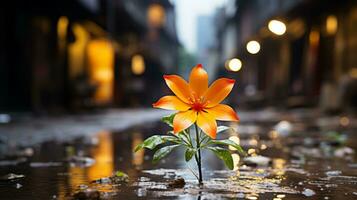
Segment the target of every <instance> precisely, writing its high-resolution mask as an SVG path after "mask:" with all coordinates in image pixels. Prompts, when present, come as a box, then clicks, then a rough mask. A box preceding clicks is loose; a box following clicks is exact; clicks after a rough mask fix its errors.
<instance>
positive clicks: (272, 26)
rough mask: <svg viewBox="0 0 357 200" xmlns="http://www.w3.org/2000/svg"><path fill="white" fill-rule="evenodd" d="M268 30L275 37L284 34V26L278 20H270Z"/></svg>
mask: <svg viewBox="0 0 357 200" xmlns="http://www.w3.org/2000/svg"><path fill="white" fill-rule="evenodd" d="M268 28H269V30H270V31H271V32H273V33H274V34H276V35H283V34H284V33H285V32H286V25H285V24H284V22H281V21H279V20H275V19H274V20H270V22H269V24H268Z"/></svg>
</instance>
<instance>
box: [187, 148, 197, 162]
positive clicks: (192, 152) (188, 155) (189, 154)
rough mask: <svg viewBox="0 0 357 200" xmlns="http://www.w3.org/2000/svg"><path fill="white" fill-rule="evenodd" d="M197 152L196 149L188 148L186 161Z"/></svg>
mask: <svg viewBox="0 0 357 200" xmlns="http://www.w3.org/2000/svg"><path fill="white" fill-rule="evenodd" d="M195 153H196V149H192V148H187V149H186V152H185V160H186V162H188V161H190V160H191V159H192V157H193V155H195Z"/></svg>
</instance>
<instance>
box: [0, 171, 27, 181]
mask: <svg viewBox="0 0 357 200" xmlns="http://www.w3.org/2000/svg"><path fill="white" fill-rule="evenodd" d="M22 178H25V175H22V174H13V173H10V174H7V175H5V176H1V177H0V181H15V180H19V179H22Z"/></svg>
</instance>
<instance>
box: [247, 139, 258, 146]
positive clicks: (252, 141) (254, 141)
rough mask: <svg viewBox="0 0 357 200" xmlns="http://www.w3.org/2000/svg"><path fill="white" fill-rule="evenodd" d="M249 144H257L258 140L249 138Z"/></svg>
mask: <svg viewBox="0 0 357 200" xmlns="http://www.w3.org/2000/svg"><path fill="white" fill-rule="evenodd" d="M249 145H251V146H257V145H258V140H256V139H251V140H249Z"/></svg>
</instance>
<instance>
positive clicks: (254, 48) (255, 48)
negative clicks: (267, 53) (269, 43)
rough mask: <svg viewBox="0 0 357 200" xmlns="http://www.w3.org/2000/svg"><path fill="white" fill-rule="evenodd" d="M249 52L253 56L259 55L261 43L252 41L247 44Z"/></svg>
mask: <svg viewBox="0 0 357 200" xmlns="http://www.w3.org/2000/svg"><path fill="white" fill-rule="evenodd" d="M246 47H247V51H248V52H249V53H251V54H257V53H258V52H259V51H260V44H259V42H257V41H255V40H252V41H249V42H248V43H247V46H246Z"/></svg>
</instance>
